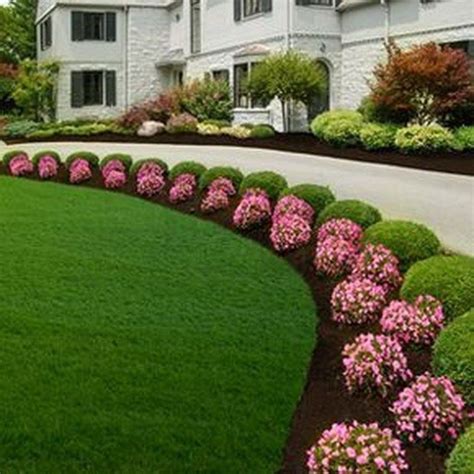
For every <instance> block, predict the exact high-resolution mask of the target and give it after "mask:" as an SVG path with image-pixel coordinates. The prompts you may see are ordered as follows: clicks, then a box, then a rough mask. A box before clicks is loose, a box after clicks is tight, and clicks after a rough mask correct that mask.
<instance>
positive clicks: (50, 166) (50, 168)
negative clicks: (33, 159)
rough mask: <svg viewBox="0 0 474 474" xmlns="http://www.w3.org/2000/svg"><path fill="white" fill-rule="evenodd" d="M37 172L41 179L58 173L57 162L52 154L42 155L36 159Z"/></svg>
mask: <svg viewBox="0 0 474 474" xmlns="http://www.w3.org/2000/svg"><path fill="white" fill-rule="evenodd" d="M38 174H39V177H40V178H41V179H49V178H53V177H54V176H56V175H57V174H58V162H57V161H56V160H55V159H54V158H53V157H52V156H49V155H45V156H42V157H41V158H40V160H39V161H38Z"/></svg>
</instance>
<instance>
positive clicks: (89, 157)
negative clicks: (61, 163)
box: [65, 151, 99, 169]
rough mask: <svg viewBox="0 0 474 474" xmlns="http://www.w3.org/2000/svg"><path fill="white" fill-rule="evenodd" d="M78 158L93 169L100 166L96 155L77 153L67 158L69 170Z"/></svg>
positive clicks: (84, 152) (88, 152) (86, 152)
mask: <svg viewBox="0 0 474 474" xmlns="http://www.w3.org/2000/svg"><path fill="white" fill-rule="evenodd" d="M78 158H81V159H83V160H86V161H88V162H89V164H90V165H91V166H92V167H96V166H98V165H99V157H98V156H97V155H96V154H95V153H91V152H90V151H76V152H75V153H72V154H71V155H69V156H68V157H67V158H66V163H65V166H66V168H67V169H69V167H70V166H71V164H72V162H73V161H74V160H76V159H78Z"/></svg>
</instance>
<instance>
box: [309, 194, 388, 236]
mask: <svg viewBox="0 0 474 474" xmlns="http://www.w3.org/2000/svg"><path fill="white" fill-rule="evenodd" d="M331 219H350V220H351V221H353V222H355V223H357V224H359V225H360V226H361V227H363V228H364V229H366V228H367V227H370V226H371V225H373V224H375V223H377V222H379V221H381V220H382V215H381V214H380V212H379V210H378V209H376V208H375V207H373V206H371V205H370V204H367V203H366V202H363V201H358V200H357V199H346V200H343V201H336V202H333V203H331V204H329V206H327V207H326V208H325V209H324V210H323V211H322V212H321V213H320V214H319V216H318V220H317V222H316V224H317V225H318V226H320V225H322V224H324V223H325V222H326V221H329V220H331Z"/></svg>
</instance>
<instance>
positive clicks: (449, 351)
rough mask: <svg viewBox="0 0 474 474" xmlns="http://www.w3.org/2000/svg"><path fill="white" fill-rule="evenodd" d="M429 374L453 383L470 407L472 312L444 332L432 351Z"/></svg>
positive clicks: (473, 379)
mask: <svg viewBox="0 0 474 474" xmlns="http://www.w3.org/2000/svg"><path fill="white" fill-rule="evenodd" d="M433 370H434V371H435V373H436V375H446V376H447V377H449V378H450V379H451V380H453V381H454V382H455V383H456V385H457V386H458V387H459V389H460V390H461V392H462V394H463V395H464V398H465V399H466V400H467V401H468V402H469V403H471V404H472V403H474V308H473V309H471V310H470V311H469V312H467V313H466V314H463V315H462V316H459V317H458V318H456V319H455V320H454V321H453V322H451V323H450V324H449V325H448V326H447V327H446V328H444V329H443V330H442V331H441V333H440V335H439V336H438V338H437V339H436V342H435V345H434V350H433Z"/></svg>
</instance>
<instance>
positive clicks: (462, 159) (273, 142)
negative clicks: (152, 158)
mask: <svg viewBox="0 0 474 474" xmlns="http://www.w3.org/2000/svg"><path fill="white" fill-rule="evenodd" d="M5 141H6V143H7V144H8V145H13V144H22V143H30V142H45V143H46V142H112V143H148V144H176V145H218V146H239V147H256V148H263V149H270V150H278V151H289V152H295V153H305V154H309V155H318V156H329V157H334V158H340V159H347V160H353V161H361V162H367V163H378V164H386V165H394V166H401V167H406V168H415V169H421V170H428V171H441V172H445V173H456V174H463V175H469V176H472V175H474V153H472V152H469V151H465V152H454V151H451V152H433V153H427V154H420V155H405V154H402V153H399V152H397V151H393V150H388V151H377V152H370V151H366V150H363V149H361V148H335V147H333V146H331V145H328V144H327V143H324V142H322V141H320V140H318V139H317V138H316V137H314V136H313V135H311V134H309V133H291V134H276V135H275V136H274V137H269V138H262V139H258V138H247V139H239V138H234V137H230V136H223V135H219V136H204V135H199V134H195V133H180V134H168V133H164V134H160V135H156V136H155V137H151V138H144V137H138V136H130V135H120V134H111V133H105V134H98V135H93V136H83V135H77V136H76V135H68V136H64V135H58V136H55V137H49V138H42V139H37V140H35V139H5Z"/></svg>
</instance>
